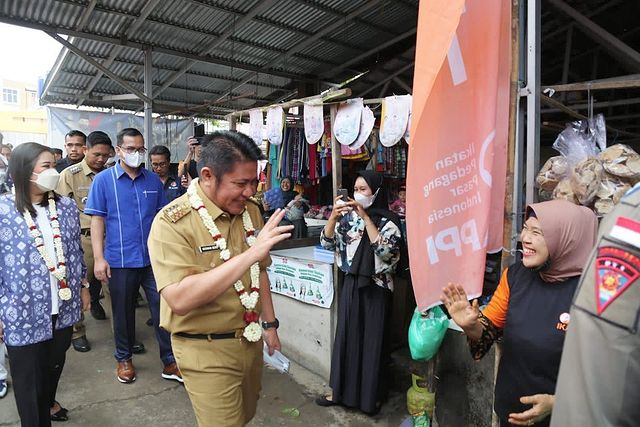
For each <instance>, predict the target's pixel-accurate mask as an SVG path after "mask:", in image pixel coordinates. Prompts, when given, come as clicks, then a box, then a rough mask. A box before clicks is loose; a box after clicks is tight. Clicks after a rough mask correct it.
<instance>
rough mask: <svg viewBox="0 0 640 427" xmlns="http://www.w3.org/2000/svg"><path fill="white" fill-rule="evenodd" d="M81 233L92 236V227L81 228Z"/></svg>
mask: <svg viewBox="0 0 640 427" xmlns="http://www.w3.org/2000/svg"><path fill="white" fill-rule="evenodd" d="M80 234H82V235H83V236H84V237H91V229H90V228H82V229H80Z"/></svg>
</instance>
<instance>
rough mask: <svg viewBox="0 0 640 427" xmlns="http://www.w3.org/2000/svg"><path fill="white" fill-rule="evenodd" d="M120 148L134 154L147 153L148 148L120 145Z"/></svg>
mask: <svg viewBox="0 0 640 427" xmlns="http://www.w3.org/2000/svg"><path fill="white" fill-rule="evenodd" d="M118 148H120V149H121V150H122V151H124V152H125V153H127V154H133V153H138V154H146V152H147V149H146V148H144V147H140V148H138V149H136V147H118Z"/></svg>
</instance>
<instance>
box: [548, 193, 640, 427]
mask: <svg viewBox="0 0 640 427" xmlns="http://www.w3.org/2000/svg"><path fill="white" fill-rule="evenodd" d="M570 316H571V319H570V324H569V328H568V330H567V336H566V339H565V341H564V349H563V353H562V361H561V363H560V373H559V376H558V384H557V387H556V394H555V405H554V408H553V413H552V418H551V425H552V426H555V427H568V426H581V427H609V426H611V427H613V426H616V427H632V426H638V425H640V334H639V333H638V328H639V327H640V184H638V185H636V186H635V187H634V188H633V189H632V190H631V191H629V192H628V193H627V195H626V196H625V197H623V198H622V200H621V201H620V202H619V203H618V205H617V206H616V208H615V209H614V211H613V212H611V213H610V214H609V215H607V216H606V217H605V219H604V220H603V221H602V224H601V225H600V236H599V239H598V245H597V247H596V249H595V251H594V252H593V253H592V254H591V258H590V260H589V264H588V265H587V268H585V270H584V273H583V275H582V280H581V283H580V284H579V285H578V289H577V291H576V296H575V297H574V302H573V305H572V308H571V312H570Z"/></svg>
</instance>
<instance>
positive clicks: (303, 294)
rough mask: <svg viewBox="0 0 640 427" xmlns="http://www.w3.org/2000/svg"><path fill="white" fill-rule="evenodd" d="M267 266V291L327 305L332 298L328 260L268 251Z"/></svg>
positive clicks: (331, 281)
mask: <svg viewBox="0 0 640 427" xmlns="http://www.w3.org/2000/svg"><path fill="white" fill-rule="evenodd" d="M271 261H272V264H271V265H270V266H269V267H267V274H269V282H270V283H271V292H272V293H276V294H280V295H285V296H288V297H290V298H294V299H297V300H298V301H301V302H304V303H307V304H312V305H317V306H318V307H324V308H330V307H331V303H332V302H333V269H332V268H331V264H325V263H321V262H311V261H306V260H305V261H302V260H298V259H295V258H289V257H284V256H279V255H271Z"/></svg>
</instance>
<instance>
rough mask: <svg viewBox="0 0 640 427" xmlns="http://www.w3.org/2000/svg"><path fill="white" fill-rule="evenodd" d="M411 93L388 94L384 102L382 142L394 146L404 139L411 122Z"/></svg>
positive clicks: (381, 130) (381, 126)
mask: <svg viewBox="0 0 640 427" xmlns="http://www.w3.org/2000/svg"><path fill="white" fill-rule="evenodd" d="M410 110H411V95H402V96H395V95H393V96H387V97H386V98H385V99H384V101H383V103H382V120H381V122H380V143H381V144H382V145H384V146H385V147H392V146H394V145H396V144H397V143H398V141H400V139H402V137H403V136H404V134H405V132H406V130H407V123H409V111H410Z"/></svg>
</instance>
